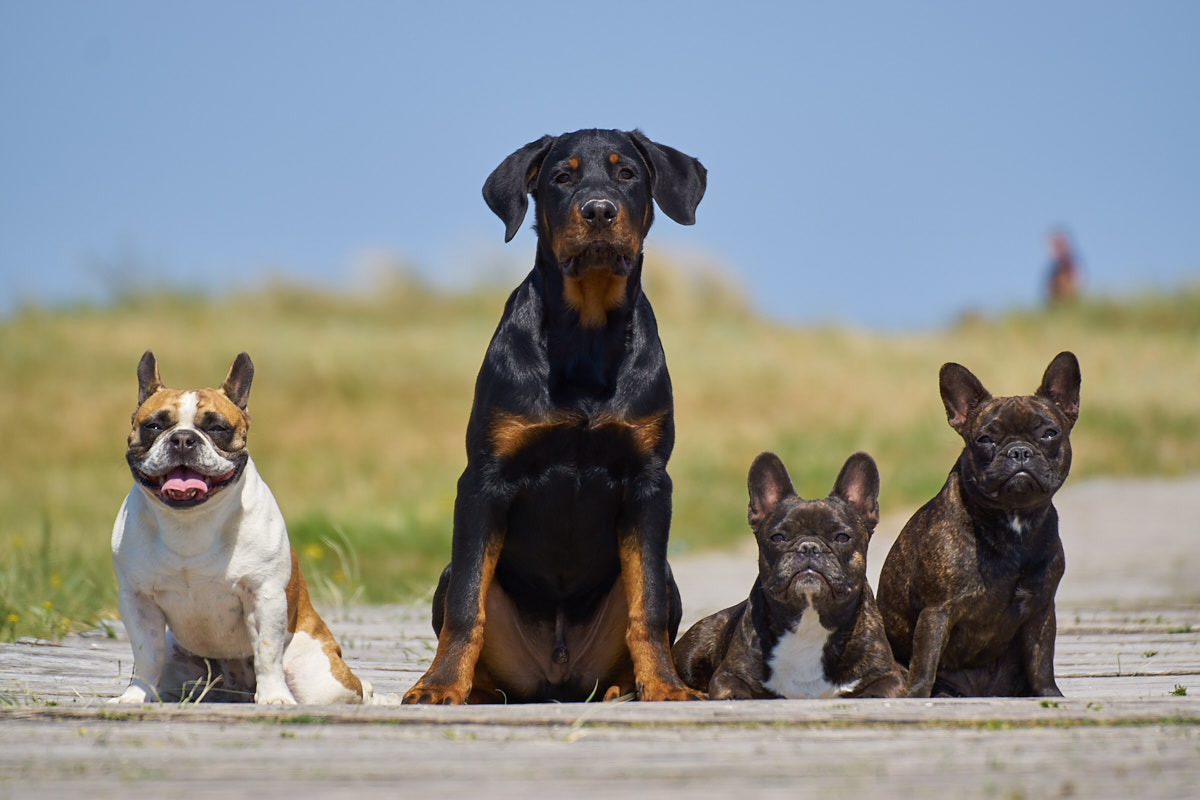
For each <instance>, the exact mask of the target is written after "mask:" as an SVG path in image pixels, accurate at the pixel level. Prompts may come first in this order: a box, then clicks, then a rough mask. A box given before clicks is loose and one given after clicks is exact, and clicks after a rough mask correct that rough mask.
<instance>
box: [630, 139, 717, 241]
mask: <svg viewBox="0 0 1200 800" xmlns="http://www.w3.org/2000/svg"><path fill="white" fill-rule="evenodd" d="M629 138H630V139H632V140H633V143H634V144H635V145H637V148H638V150H640V151H641V152H642V155H643V156H644V157H645V159H646V163H647V164H649V165H650V172H651V181H650V194H651V196H652V197H653V198H654V202H656V203H658V207H659V208H661V209H662V210H663V213H664V214H666V215H667V216H668V217H670V218H671V219H673V220H675V221H676V222H678V223H679V224H680V225H694V224H695V222H696V206H698V205H700V200H701V199H703V197H704V189H705V187H706V185H707V183H708V170H706V169H705V168H704V165H703V164H701V163H700V162H699V161H697V160H696V159H694V158H692V157H691V156H689V155H687V154H686V153H681V152H679V151H678V150H676V149H675V148H674V147H667V146H666V145H665V144H659V143H658V142H652V141H650V140H649V139H647V138H646V135H645V134H644V133H642V132H641V131H630V133H629Z"/></svg>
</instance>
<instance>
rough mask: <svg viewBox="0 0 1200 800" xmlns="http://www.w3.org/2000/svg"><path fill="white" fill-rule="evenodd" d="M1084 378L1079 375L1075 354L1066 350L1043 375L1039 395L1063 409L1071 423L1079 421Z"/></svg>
mask: <svg viewBox="0 0 1200 800" xmlns="http://www.w3.org/2000/svg"><path fill="white" fill-rule="evenodd" d="M1082 382H1083V376H1082V375H1080V373H1079V360H1078V359H1077V358H1075V354H1074V353H1072V352H1070V351H1068V350H1064V351H1063V352H1061V353H1059V354H1058V355H1056V356H1055V357H1054V360H1053V361H1051V362H1050V366H1048V367H1046V373H1045V374H1044V375H1042V385H1041V386H1040V387H1038V390H1037V394H1038V396H1040V397H1045V398H1048V399H1049V400H1050V401H1051V402H1053V403H1054V405H1056V406H1058V407H1059V408H1061V409H1062V411H1063V413H1064V414H1066V415H1067V419H1069V420H1070V421H1071V425H1074V424H1075V420H1077V419H1079V384H1080V383H1082Z"/></svg>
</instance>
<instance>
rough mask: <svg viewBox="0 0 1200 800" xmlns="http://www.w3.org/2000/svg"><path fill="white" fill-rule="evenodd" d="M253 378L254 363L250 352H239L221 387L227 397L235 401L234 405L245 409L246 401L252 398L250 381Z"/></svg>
mask: <svg viewBox="0 0 1200 800" xmlns="http://www.w3.org/2000/svg"><path fill="white" fill-rule="evenodd" d="M253 380H254V363H253V362H252V361H250V356H249V354H247V353H238V355H237V358H235V359H234V360H233V364H232V365H231V366H230V367H229V374H228V375H226V376H225V381H224V383H222V384H221V386H220V389H221V391H222V392H224V393H225V396H226V397H228V398H229V399H230V400H232V401H233V402H234V405H236V406H237V407H238V408H240V409H241V410H242V411H245V410H246V403H247V402H248V401H249V400H250V383H251V381H253Z"/></svg>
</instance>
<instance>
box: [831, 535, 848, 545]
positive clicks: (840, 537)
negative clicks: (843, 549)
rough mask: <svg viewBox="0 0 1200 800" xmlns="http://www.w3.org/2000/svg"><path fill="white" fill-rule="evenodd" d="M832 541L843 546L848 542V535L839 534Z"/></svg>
mask: <svg viewBox="0 0 1200 800" xmlns="http://www.w3.org/2000/svg"><path fill="white" fill-rule="evenodd" d="M833 540H834V541H835V542H838V543H839V544H845V543H846V542H848V541H850V535H849V534H846V533H839V534H838V535H837V536H835V537H833Z"/></svg>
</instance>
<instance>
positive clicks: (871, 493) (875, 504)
mask: <svg viewBox="0 0 1200 800" xmlns="http://www.w3.org/2000/svg"><path fill="white" fill-rule="evenodd" d="M832 494H833V495H834V496H836V497H840V498H842V499H843V500H845V501H846V502H847V503H849V504H850V507H851V508H853V509H854V510H855V511H857V512H858V514H859V516H861V517H862V518H863V519H865V520H866V521H867V525H868V526H869V527H871V528H874V527H875V526H876V525H878V524H879V467H877V466H875V459H873V458H871V457H870V456H869V455H867V454H866V453H855V454H854V455H852V456H850V457H849V458H847V459H846V463H845V464H843V465H842V471H841V472H839V473H838V476H837V480H836V481H835V482H834V484H833V492H832Z"/></svg>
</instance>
